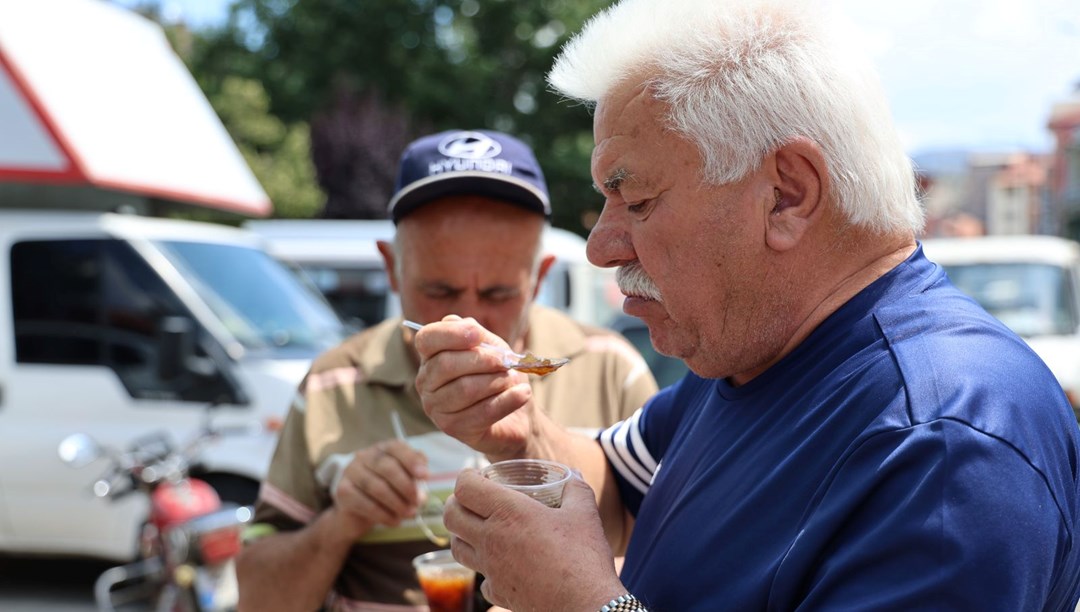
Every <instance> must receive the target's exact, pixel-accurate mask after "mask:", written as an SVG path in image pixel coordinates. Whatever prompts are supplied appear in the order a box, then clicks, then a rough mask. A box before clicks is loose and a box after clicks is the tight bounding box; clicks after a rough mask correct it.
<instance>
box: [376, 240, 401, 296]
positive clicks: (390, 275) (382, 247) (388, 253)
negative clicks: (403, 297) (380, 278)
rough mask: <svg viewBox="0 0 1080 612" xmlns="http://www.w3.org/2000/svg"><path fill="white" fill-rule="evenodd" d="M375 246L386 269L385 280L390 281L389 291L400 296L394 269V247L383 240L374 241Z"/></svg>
mask: <svg viewBox="0 0 1080 612" xmlns="http://www.w3.org/2000/svg"><path fill="white" fill-rule="evenodd" d="M375 246H376V247H378V249H379V254H380V255H382V259H383V266H385V267H386V278H387V280H389V281H390V290H391V291H393V292H394V293H397V294H399V295H400V294H401V288H400V287H398V277H397V271H396V270H397V269H396V268H395V267H394V264H395V262H396V259H395V257H396V256H395V254H394V245H393V244H392V243H390V242H387V241H385V240H376V241H375Z"/></svg>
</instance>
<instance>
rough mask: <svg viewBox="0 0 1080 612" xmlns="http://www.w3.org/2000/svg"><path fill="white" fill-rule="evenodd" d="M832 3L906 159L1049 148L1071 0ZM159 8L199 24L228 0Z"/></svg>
mask: <svg viewBox="0 0 1080 612" xmlns="http://www.w3.org/2000/svg"><path fill="white" fill-rule="evenodd" d="M140 1H141V0H117V2H118V3H119V4H122V5H128V6H131V5H134V4H138V3H140ZM357 1H362V0H357ZM835 1H837V2H838V4H839V5H840V7H841V8H842V10H843V11H844V12H845V13H846V14H847V15H848V16H849V17H850V18H851V19H852V21H854V22H855V24H856V25H857V26H858V28H859V30H860V31H861V32H862V40H861V41H860V44H861V45H862V46H863V47H864V48H865V49H867V51H868V52H870V53H871V55H872V56H873V57H874V61H875V62H876V64H877V66H878V69H879V71H880V72H881V77H882V82H883V84H884V86H885V89H886V92H887V93H888V96H889V100H890V104H891V105H892V110H893V114H894V116H895V118H896V122H897V126H898V128H899V130H900V134H901V137H902V138H903V140H904V143H905V145H906V147H907V149H908V152H909V154H911V155H918V154H921V153H926V152H929V151H937V150H957V149H962V150H992V151H1002V150H1014V149H1022V150H1028V151H1036V152H1042V151H1048V150H1050V148H1051V147H1052V144H1053V141H1052V138H1051V136H1050V134H1049V132H1048V131H1047V130H1046V122H1047V119H1048V118H1049V114H1050V108H1051V106H1052V105H1053V104H1054V103H1055V102H1060V101H1063V100H1065V99H1066V98H1068V97H1069V96H1070V95H1073V92H1074V91H1075V89H1076V86H1077V84H1078V83H1080V7H1078V5H1077V0H903V1H896V0H835ZM160 4H161V5H162V7H163V8H164V10H165V15H166V17H168V18H171V19H183V20H184V21H186V22H187V23H189V24H190V25H192V26H194V27H199V26H202V25H212V24H214V23H217V22H219V21H220V20H222V19H223V18H224V16H225V14H226V8H227V6H228V4H229V0H160Z"/></svg>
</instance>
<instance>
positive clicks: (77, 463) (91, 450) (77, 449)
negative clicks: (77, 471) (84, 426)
mask: <svg viewBox="0 0 1080 612" xmlns="http://www.w3.org/2000/svg"><path fill="white" fill-rule="evenodd" d="M56 452H57V454H58V455H60V460H61V461H63V462H64V463H66V464H68V465H70V466H72V467H76V468H80V467H83V466H85V465H89V464H91V463H93V462H94V460H95V459H97V458H98V457H100V456H101V454H102V450H101V447H100V446H98V443H97V442H95V441H94V439H93V438H91V437H90V436H88V435H86V434H83V433H77V434H71V435H70V436H68V437H66V438H64V439H63V440H61V441H60V446H59V447H57V449H56Z"/></svg>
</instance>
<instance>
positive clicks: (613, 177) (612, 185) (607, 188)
mask: <svg viewBox="0 0 1080 612" xmlns="http://www.w3.org/2000/svg"><path fill="white" fill-rule="evenodd" d="M633 176H634V175H633V174H631V173H630V171H629V170H627V169H626V168H616V169H615V171H614V172H612V173H611V174H609V175H608V177H607V178H606V179H604V187H603V189H601V188H600V187H599V186H598V185H597V184H596V183H593V189H595V190H596V191H598V192H600V193H604V192H608V193H618V192H619V189H620V188H621V187H622V185H623V183H625V182H626V181H628V180H629V179H631V178H633Z"/></svg>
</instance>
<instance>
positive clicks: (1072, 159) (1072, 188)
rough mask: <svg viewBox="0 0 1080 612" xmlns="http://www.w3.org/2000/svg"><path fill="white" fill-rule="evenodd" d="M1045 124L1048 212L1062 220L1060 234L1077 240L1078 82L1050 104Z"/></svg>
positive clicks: (1079, 178) (1079, 216)
mask: <svg viewBox="0 0 1080 612" xmlns="http://www.w3.org/2000/svg"><path fill="white" fill-rule="evenodd" d="M1047 127H1048V128H1049V129H1050V131H1051V132H1053V134H1054V139H1055V141H1056V146H1055V147H1054V153H1053V157H1052V161H1051V163H1050V173H1049V182H1048V183H1049V184H1048V187H1049V189H1048V191H1049V200H1050V206H1051V211H1052V213H1053V214H1056V215H1058V218H1060V219H1061V220H1062V225H1063V234H1064V235H1065V236H1066V237H1068V238H1072V239H1073V240H1080V83H1078V84H1077V88H1076V90H1075V91H1074V92H1073V94H1072V96H1071V97H1070V98H1068V99H1066V100H1064V101H1062V102H1059V103H1057V104H1055V105H1054V106H1053V108H1052V109H1051V110H1050V120H1049V122H1048V123H1047Z"/></svg>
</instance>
